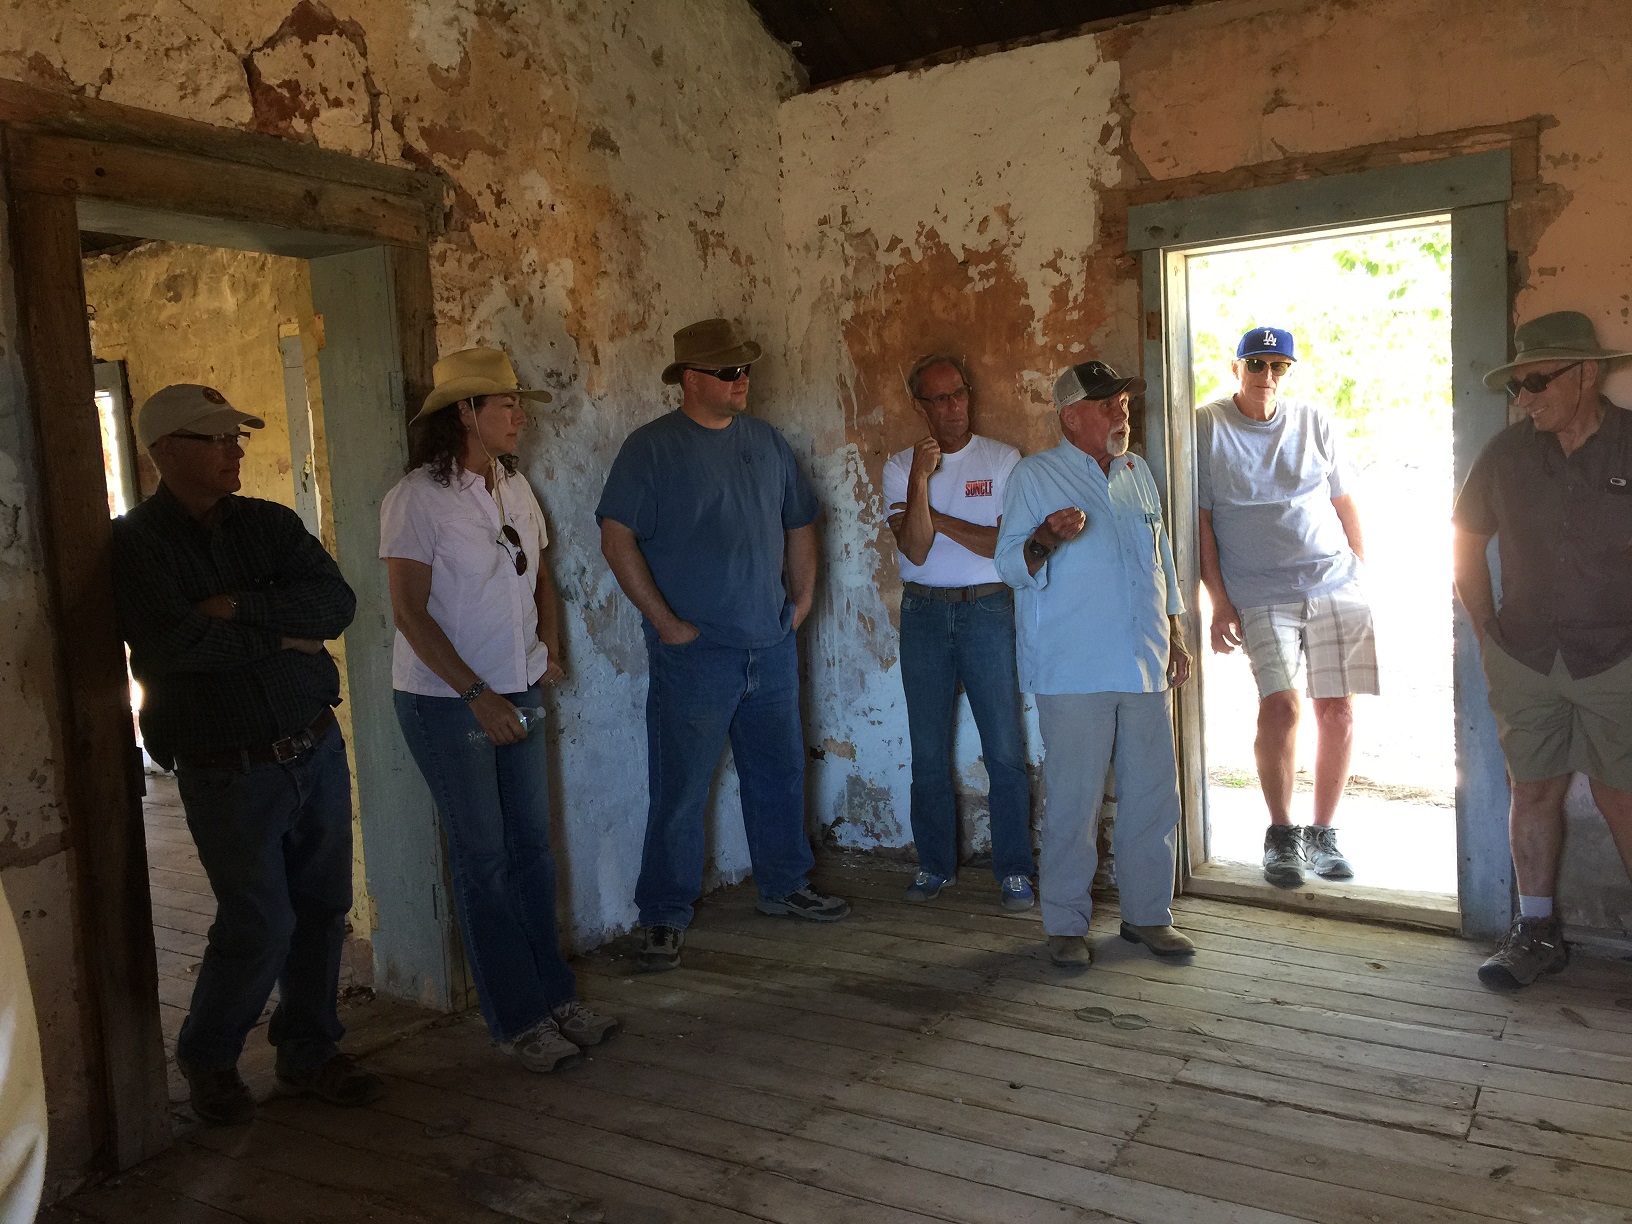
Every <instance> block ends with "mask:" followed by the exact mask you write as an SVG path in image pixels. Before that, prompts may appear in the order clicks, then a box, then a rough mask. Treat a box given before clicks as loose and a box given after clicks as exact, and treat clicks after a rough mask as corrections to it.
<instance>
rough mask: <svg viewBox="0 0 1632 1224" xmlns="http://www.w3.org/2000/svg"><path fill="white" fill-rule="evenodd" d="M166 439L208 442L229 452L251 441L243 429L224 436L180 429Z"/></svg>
mask: <svg viewBox="0 0 1632 1224" xmlns="http://www.w3.org/2000/svg"><path fill="white" fill-rule="evenodd" d="M165 437H167V438H185V439H187V441H189V442H208V443H209V444H210V445H211V446H219V447H220V448H221V449H222V450H227V449H228V448H229V447H233V446H243V445H244V444H245V443H246V442H248V441H249V433H248V431H247V430H242V429H239V430H235V431H234V432H232V433H222V434H201V433H189V432H188V431H187V430H185V429H178V430H176V431H175V433H171V434H166V435H165Z"/></svg>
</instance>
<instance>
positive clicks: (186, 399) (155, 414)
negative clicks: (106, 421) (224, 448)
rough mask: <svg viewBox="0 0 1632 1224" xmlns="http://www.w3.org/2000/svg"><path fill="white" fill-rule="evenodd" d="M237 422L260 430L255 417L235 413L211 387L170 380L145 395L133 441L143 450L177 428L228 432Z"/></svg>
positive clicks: (178, 429)
mask: <svg viewBox="0 0 1632 1224" xmlns="http://www.w3.org/2000/svg"><path fill="white" fill-rule="evenodd" d="M240 425H248V426H249V427H250V428H251V429H264V428H265V427H266V422H265V421H263V420H261V418H260V417H258V416H250V415H249V413H247V412H239V411H238V409H236V408H234V407H233V406H232V405H231V404H229V403H227V397H226V396H224V395H222V394H221V392H219V391H217V390H216V389H215V388H214V387H204V386H200V385H199V384H198V383H171V384H170V386H168V387H165V388H163V389H162V390H159V391H155V392H154V393H153V394H152V395H150V396H148V397H147V402H146V403H144V404H143V405H142V410H141V411H140V412H139V413H137V414H136V441H138V442H140V443H141V444H142V449H143V450H147V449H148V448H150V447H151V446H152V445H153V443H154V442H156V441H158V440H159V439H160V438H162V437H164V435H165V434H173V433H177V432H181V431H185V432H187V433H199V434H224V433H230V432H231V431H232V430H234V429H237V428H238V427H239V426H240Z"/></svg>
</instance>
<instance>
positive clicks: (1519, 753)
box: [1452, 311, 1632, 990]
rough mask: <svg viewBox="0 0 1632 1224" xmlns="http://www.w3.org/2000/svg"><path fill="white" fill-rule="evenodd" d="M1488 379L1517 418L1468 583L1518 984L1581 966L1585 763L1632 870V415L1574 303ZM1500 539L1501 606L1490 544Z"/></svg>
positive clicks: (1494, 965)
mask: <svg viewBox="0 0 1632 1224" xmlns="http://www.w3.org/2000/svg"><path fill="white" fill-rule="evenodd" d="M1514 348H1515V350H1516V355H1515V356H1514V358H1513V360H1512V361H1510V362H1508V363H1507V364H1506V365H1504V366H1500V367H1498V368H1497V369H1494V370H1492V371H1491V372H1490V373H1489V374H1487V375H1486V376H1485V385H1486V386H1488V387H1490V388H1492V389H1493V390H1496V389H1501V388H1505V389H1506V390H1507V393H1508V395H1509V396H1511V397H1512V402H1513V407H1514V408H1515V409H1516V410H1517V415H1518V417H1519V419H1518V420H1517V421H1516V422H1515V423H1514V424H1512V425H1510V426H1508V427H1507V428H1506V429H1504V430H1503V431H1502V432H1501V433H1499V434H1497V435H1496V436H1495V437H1494V438H1492V439H1491V440H1490V443H1489V444H1488V445H1487V446H1486V447H1485V449H1484V451H1483V452H1482V453H1481V454H1480V455H1479V457H1478V459H1476V460H1475V461H1474V464H1473V469H1472V470H1471V471H1470V472H1469V473H1468V479H1467V483H1466V484H1464V485H1463V487H1462V492H1461V493H1460V494H1459V495H1458V496H1457V499H1456V510H1455V512H1454V514H1453V516H1452V517H1453V520H1454V522H1455V525H1456V590H1457V594H1458V596H1459V597H1460V598H1461V600H1462V605H1463V607H1465V608H1466V609H1467V611H1468V616H1469V617H1470V618H1471V620H1472V621H1473V624H1474V626H1475V629H1476V631H1477V632H1478V634H1479V644H1480V656H1481V659H1482V661H1483V664H1484V669H1485V678H1486V681H1487V682H1488V684H1489V689H1490V708H1491V711H1492V713H1494V714H1495V716H1496V729H1497V733H1498V735H1499V736H1500V738H1501V743H1502V753H1503V755H1504V756H1505V757H1506V758H1507V769H1508V777H1509V781H1510V783H1511V789H1512V809H1511V812H1510V815H1509V826H1508V827H1509V837H1510V839H1511V842H1512V847H1513V866H1514V869H1515V872H1516V874H1517V876H1518V884H1519V913H1518V916H1517V917H1516V918H1515V919H1514V922H1513V926H1512V929H1511V930H1510V931H1509V932H1508V934H1507V936H1506V938H1504V939H1503V940H1502V942H1501V945H1500V946H1499V947H1498V948H1497V949H1496V952H1495V954H1494V955H1493V956H1491V957H1490V959H1489V960H1487V961H1486V962H1485V963H1484V964H1483V965H1482V966H1481V967H1480V969H1479V978H1480V980H1481V981H1483V982H1484V983H1485V985H1487V986H1492V987H1495V988H1498V989H1508V990H1512V989H1517V988H1518V987H1521V986H1528V985H1529V984H1530V983H1532V982H1534V981H1535V980H1536V979H1537V978H1538V977H1540V976H1541V975H1542V974H1544V973H1556V972H1558V971H1559V970H1560V969H1562V968H1564V966H1565V965H1567V964H1568V963H1569V949H1568V948H1567V947H1566V946H1565V943H1564V938H1563V930H1562V926H1561V924H1560V921H1559V916H1558V914H1557V913H1556V912H1555V910H1554V908H1553V893H1554V889H1555V886H1556V884H1557V882H1558V866H1559V857H1560V853H1561V851H1562V849H1563V845H1564V796H1565V793H1566V792H1567V791H1568V790H1569V787H1570V780H1571V778H1572V777H1573V776H1574V775H1575V774H1577V773H1584V774H1586V775H1587V777H1588V779H1589V780H1590V782H1591V784H1592V797H1593V799H1594V801H1595V802H1596V803H1597V805H1598V809H1599V810H1600V811H1601V812H1602V813H1603V815H1604V820H1605V822H1606V823H1607V824H1608V825H1609V831H1610V833H1611V835H1612V836H1613V837H1614V839H1615V845H1616V848H1617V849H1618V850H1619V851H1620V854H1621V860H1622V862H1623V863H1625V864H1626V865H1627V869H1628V872H1629V874H1632V414H1629V413H1627V412H1626V411H1625V410H1624V409H1622V408H1619V407H1617V406H1616V405H1615V404H1612V403H1611V402H1610V401H1609V400H1607V399H1606V398H1604V395H1603V385H1604V379H1605V377H1606V376H1607V374H1608V373H1609V367H1610V363H1611V362H1614V361H1618V360H1620V359H1622V358H1624V357H1628V356H1632V353H1628V352H1625V351H1620V350H1613V349H1608V348H1605V347H1604V346H1603V345H1601V344H1600V343H1599V342H1598V335H1597V332H1596V330H1595V329H1594V327H1593V323H1592V320H1591V319H1589V318H1587V317H1586V316H1585V315H1582V314H1577V313H1576V312H1574V311H1558V312H1556V313H1553V314H1547V315H1542V316H1541V317H1540V318H1538V319H1532V320H1531V321H1530V322H1528V323H1526V324H1524V325H1523V326H1522V327H1520V328H1519V329H1518V330H1517V331H1516V332H1515V333H1514ZM1491 536H1495V537H1496V542H1497V548H1498V552H1499V555H1500V558H1501V567H1502V568H1501V573H1502V601H1501V606H1500V607H1499V608H1498V607H1497V605H1496V601H1495V599H1494V598H1493V595H1492V590H1491V580H1490V567H1489V564H1488V562H1487V560H1486V545H1487V544H1488V543H1489V542H1490V538H1491Z"/></svg>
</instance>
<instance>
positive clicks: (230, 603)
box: [227, 594, 238, 617]
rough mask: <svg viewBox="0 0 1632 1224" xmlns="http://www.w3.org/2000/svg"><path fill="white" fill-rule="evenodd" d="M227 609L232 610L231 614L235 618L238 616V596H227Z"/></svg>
mask: <svg viewBox="0 0 1632 1224" xmlns="http://www.w3.org/2000/svg"><path fill="white" fill-rule="evenodd" d="M227 607H229V608H231V609H232V614H233V616H234V617H236V616H237V615H238V596H236V595H230V594H229V595H228V596H227Z"/></svg>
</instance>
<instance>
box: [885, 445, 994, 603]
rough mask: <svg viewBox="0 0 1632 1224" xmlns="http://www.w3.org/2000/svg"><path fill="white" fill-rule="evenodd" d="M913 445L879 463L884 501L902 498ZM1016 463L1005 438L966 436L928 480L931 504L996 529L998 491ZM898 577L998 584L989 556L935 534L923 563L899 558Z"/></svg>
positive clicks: (959, 583) (935, 582) (927, 581)
mask: <svg viewBox="0 0 1632 1224" xmlns="http://www.w3.org/2000/svg"><path fill="white" fill-rule="evenodd" d="M912 450H913V448H912V447H910V446H909V447H908V448H907V449H906V450H904V451H900V452H898V453H897V454H894V455H891V456H890V457H889V459H887V460H886V461H885V463H884V505H885V507H886V509H887V508H888V507H889V506H891V505H893V504H895V503H896V502H904V501H906V500H907V479H908V477H909V476H910V475H911V473H912ZM1019 462H1020V452H1019V451H1017V450H1015V449H1014V447H1012V446H1009V445H1008V444H1007V443H1004V442H997V441H994V440H993V439H991V438H983V437H981V436H980V435H979V434H972V435H970V438H969V441H967V442H965V443H964V444H963V445H962V446H961V447H959V448H958V449H957V450H956V451H954V452H953V453H952V454H950V455H942V456H941V466H940V468H939V470H938V471H936V473H935V474H934V475H933V476H931V477H930V478H929V504H930V508H931V509H934V510H939V511H940V512H941V513H942V514H950V515H951V516H952V517H953V518H960V519H962V520H963V521H964V522H966V523H973V524H975V525H976V526H977V527H996V526H997V520H998V516H999V515H1001V514H1002V512H1003V489H1004V486H1006V485H1007V484H1008V480H1009V473H1010V472H1012V471H1014V465H1015V464H1017V463H1019ZM899 561H900V563H901V580H902V581H903V582H921V583H923V584H924V585H925V586H934V587H961V586H979V585H981V584H982V583H986V582H1001V581H1002V579H1000V578H999V577H998V576H997V570H996V568H994V567H993V565H992V559H991V558H990V557H983V556H981V555H980V554H979V553H976V552H970V551H969V549H967V548H965V547H964V546H963V545H962V544H959V543H958V542H957V541H956V540H954V539H952V538H951V537H950V536H944V535H941V534H939V533H938V532H937V533H936V536H935V541H934V543H932V544H931V545H930V546H929V555H928V556H927V557H925V558H924V563H923V564H922V565H914V564H913V563H912V562H911V561H909V560H907V558H906V557H899Z"/></svg>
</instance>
